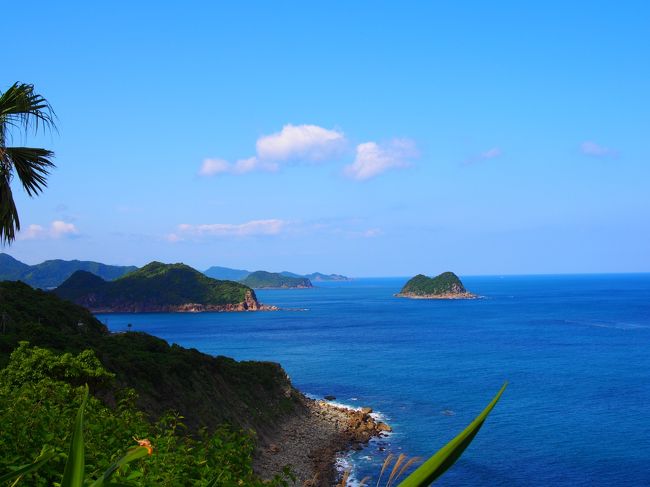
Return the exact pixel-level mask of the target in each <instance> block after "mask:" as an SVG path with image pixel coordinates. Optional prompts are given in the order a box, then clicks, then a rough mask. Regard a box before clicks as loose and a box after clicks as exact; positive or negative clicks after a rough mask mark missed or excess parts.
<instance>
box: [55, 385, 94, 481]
mask: <svg viewBox="0 0 650 487" xmlns="http://www.w3.org/2000/svg"><path fill="white" fill-rule="evenodd" d="M86 402H88V386H87V385H86V392H85V394H84V400H83V402H82V403H81V407H80V408H79V411H77V418H76V419H75V422H74V430H73V432H72V440H71V441H70V451H69V452H68V460H67V461H66V462H65V470H64V471H63V480H62V481H61V487H82V486H83V483H84V470H85V466H86V464H85V461H86V460H85V452H84V431H83V430H84V409H85V408H86Z"/></svg>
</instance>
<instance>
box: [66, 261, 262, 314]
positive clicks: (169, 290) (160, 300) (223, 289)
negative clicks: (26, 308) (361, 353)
mask: <svg viewBox="0 0 650 487" xmlns="http://www.w3.org/2000/svg"><path fill="white" fill-rule="evenodd" d="M54 293H56V294H57V295H58V296H60V297H62V298H64V299H68V300H70V301H72V302H74V303H77V304H79V305H82V306H86V307H88V308H89V309H91V310H94V311H95V312H170V311H255V310H262V309H264V310H266V309H272V308H271V307H267V306H262V305H260V304H259V303H258V301H257V298H256V296H255V292H254V291H253V290H252V289H250V288H249V287H247V286H245V285H243V284H239V283H236V282H232V281H218V280H216V279H211V278H209V277H207V276H205V275H203V274H202V273H200V272H199V271H197V270H195V269H192V268H191V267H189V266H187V265H185V264H162V263H160V262H152V263H150V264H147V265H146V266H144V267H143V268H141V269H138V270H137V271H134V272H131V273H129V274H127V275H125V276H123V277H121V278H119V279H117V280H115V281H103V280H98V279H96V278H94V277H93V276H92V275H90V274H89V273H84V272H83V271H79V272H76V273H75V274H73V275H72V276H71V277H70V278H69V279H68V280H67V281H65V282H64V283H63V284H61V286H59V287H58V288H56V289H55V290H54Z"/></svg>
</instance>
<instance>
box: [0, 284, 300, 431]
mask: <svg viewBox="0 0 650 487" xmlns="http://www.w3.org/2000/svg"><path fill="white" fill-rule="evenodd" d="M0 332H2V333H1V334H0V367H1V366H4V365H5V364H6V363H7V362H8V360H9V354H10V353H11V351H12V350H14V349H15V348H16V347H17V346H18V344H19V342H20V341H22V340H27V341H29V342H30V343H31V344H32V345H35V346H40V347H45V348H48V349H50V350H53V351H56V352H71V353H80V352H82V351H83V350H85V349H90V350H93V352H94V353H95V354H96V356H97V357H98V358H99V360H100V362H101V363H102V365H103V366H104V367H106V369H107V370H108V371H110V372H111V373H113V374H115V381H114V386H111V387H107V386H106V385H105V384H98V386H97V387H96V388H95V389H94V390H93V391H94V392H95V393H96V394H97V395H99V396H100V397H103V398H104V399H105V400H106V401H107V402H108V403H110V404H114V403H115V401H116V394H117V393H116V391H117V390H119V389H120V388H124V387H130V388H133V389H135V390H136V391H137V392H138V396H139V397H138V399H137V401H136V403H137V405H138V407H139V408H141V409H142V410H143V411H145V412H146V413H147V414H148V415H149V416H150V417H154V418H155V417H158V416H160V415H161V414H163V413H165V412H166V411H168V410H174V411H177V412H179V413H180V414H181V415H183V416H185V417H186V423H187V424H188V426H190V427H191V428H192V429H193V430H196V429H197V428H200V427H202V426H208V427H210V428H215V427H217V426H218V425H220V424H222V423H224V422H228V423H231V424H234V425H236V426H238V427H243V428H253V429H255V431H257V432H258V433H260V434H265V432H267V431H270V430H271V429H272V428H273V426H274V424H275V423H276V422H277V421H278V420H279V419H280V418H282V417H283V415H284V414H286V413H287V412H288V411H292V410H293V408H295V407H296V405H297V394H298V393H297V392H296V391H295V390H294V389H293V388H292V386H291V384H290V382H289V379H288V378H287V376H286V374H285V372H284V371H283V370H282V368H281V367H280V366H279V365H278V364H275V363H271V362H236V361H235V360H232V359H230V358H227V357H211V356H209V355H205V354H203V353H200V352H198V351H197V350H193V349H185V348H183V347H179V346H178V345H169V344H168V343H167V342H165V341H164V340H161V339H159V338H156V337H153V336H150V335H147V334H145V333H139V332H129V333H121V334H110V333H109V332H108V330H107V329H106V327H105V326H104V325H103V324H102V323H100V322H99V321H98V320H97V319H95V318H94V317H93V315H92V314H91V313H89V312H88V311H87V310H86V309H84V308H82V307H80V306H76V305H74V304H72V303H70V302H67V301H64V300H61V299H59V298H57V297H56V296H55V295H53V294H51V293H47V292H44V291H39V290H35V289H32V288H30V287H29V286H27V285H25V284H23V283H21V282H1V283H0ZM100 386H101V387H100Z"/></svg>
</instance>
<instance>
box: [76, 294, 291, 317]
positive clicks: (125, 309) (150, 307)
mask: <svg viewBox="0 0 650 487" xmlns="http://www.w3.org/2000/svg"><path fill="white" fill-rule="evenodd" d="M80 304H81V305H82V306H85V307H86V308H88V309H89V310H90V311H91V312H92V313H206V312H210V313H217V312H224V313H225V312H237V311H277V310H278V309H280V308H278V307H277V306H270V305H267V304H261V303H260V302H259V301H257V298H256V297H255V294H254V293H253V292H252V291H247V292H246V294H245V298H244V301H242V302H241V303H228V304H201V303H183V304H165V305H161V304H155V303H148V302H140V301H133V302H122V303H119V302H118V303H114V304H112V305H111V306H103V307H98V306H94V302H93V299H92V296H91V297H90V298H89V299H87V302H85V301H84V302H82V303H80Z"/></svg>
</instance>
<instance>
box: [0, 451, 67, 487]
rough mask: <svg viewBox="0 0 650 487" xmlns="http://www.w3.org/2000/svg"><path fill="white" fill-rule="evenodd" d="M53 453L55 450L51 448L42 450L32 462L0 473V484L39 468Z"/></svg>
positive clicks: (54, 453)
mask: <svg viewBox="0 0 650 487" xmlns="http://www.w3.org/2000/svg"><path fill="white" fill-rule="evenodd" d="M55 455H56V452H55V451H54V450H53V449H52V448H48V449H46V450H43V452H41V454H40V455H39V456H38V458H37V459H36V460H34V462H33V463H30V464H27V465H23V466H22V467H20V468H17V469H16V470H14V471H12V472H8V473H6V474H4V475H1V476H0V484H4V483H5V482H9V481H10V480H14V479H19V477H22V476H23V475H27V474H28V473H31V472H33V471H35V470H38V469H39V468H41V466H42V465H43V464H45V463H46V462H48V461H49V460H50V459H51V458H52V457H53V456H55Z"/></svg>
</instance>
